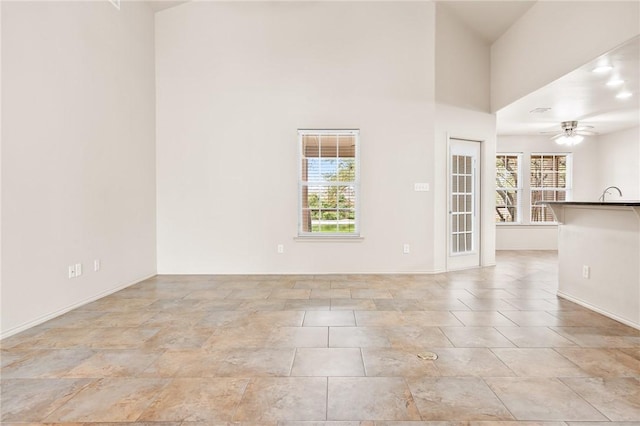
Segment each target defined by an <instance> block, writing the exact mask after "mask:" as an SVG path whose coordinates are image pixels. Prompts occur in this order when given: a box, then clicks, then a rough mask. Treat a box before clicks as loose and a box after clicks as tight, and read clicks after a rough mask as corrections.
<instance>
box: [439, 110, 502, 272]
mask: <svg viewBox="0 0 640 426" xmlns="http://www.w3.org/2000/svg"><path fill="white" fill-rule="evenodd" d="M449 137H451V138H458V139H469V140H477V141H481V152H480V156H481V176H480V179H481V188H482V189H481V194H480V195H481V222H482V223H481V231H480V232H481V235H480V238H481V247H480V255H481V258H480V263H481V265H482V266H490V265H494V264H495V225H494V223H493V209H494V203H495V195H494V188H495V185H494V181H495V173H496V172H495V170H496V169H495V168H496V164H495V153H496V151H495V147H496V117H495V115H493V114H488V113H481V112H476V111H470V110H464V109H461V108H457V107H453V106H450V105H443V104H437V105H436V147H435V155H434V158H435V159H436V161H435V163H434V165H433V167H434V175H435V180H434V185H433V187H434V194H433V195H434V199H435V206H434V219H435V220H434V221H433V224H432V225H433V233H434V236H435V238H434V240H433V241H434V252H435V253H436V259H435V264H436V266H437V269H438V270H446V269H447V251H446V241H447V229H448V220H449V215H448V204H447V197H448V193H447V179H448V174H447V173H448V171H447V163H448V148H449V147H448V138H449Z"/></svg>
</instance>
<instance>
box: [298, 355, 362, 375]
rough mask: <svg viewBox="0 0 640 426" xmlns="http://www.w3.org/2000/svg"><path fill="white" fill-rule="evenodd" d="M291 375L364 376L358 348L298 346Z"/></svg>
mask: <svg viewBox="0 0 640 426" xmlns="http://www.w3.org/2000/svg"><path fill="white" fill-rule="evenodd" d="M291 376H333V377H336V376H338V377H340V376H343V377H352V376H364V366H363V363H362V353H361V352H360V349H359V348H299V349H297V350H296V356H295V360H294V361H293V368H292V369H291Z"/></svg>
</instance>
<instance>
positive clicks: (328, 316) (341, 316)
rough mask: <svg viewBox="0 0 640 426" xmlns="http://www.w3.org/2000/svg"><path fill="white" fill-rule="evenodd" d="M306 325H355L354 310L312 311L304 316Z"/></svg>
mask: <svg viewBox="0 0 640 426" xmlns="http://www.w3.org/2000/svg"><path fill="white" fill-rule="evenodd" d="M303 325H304V326H305V327H325V326H326V327H354V326H355V325H356V319H355V316H354V314H353V311H310V312H307V313H306V314H305V316H304V323H303Z"/></svg>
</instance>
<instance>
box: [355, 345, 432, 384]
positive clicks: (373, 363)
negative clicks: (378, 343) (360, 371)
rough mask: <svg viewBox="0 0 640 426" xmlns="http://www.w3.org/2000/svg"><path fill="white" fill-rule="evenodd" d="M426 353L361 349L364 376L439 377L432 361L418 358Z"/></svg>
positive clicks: (404, 350)
mask: <svg viewBox="0 0 640 426" xmlns="http://www.w3.org/2000/svg"><path fill="white" fill-rule="evenodd" d="M416 349H417V348H416ZM426 351H427V350H426V349H424V350H419V349H418V350H409V349H395V348H362V358H363V360H364V367H365V372H366V375H367V376H369V377H376V376H378V377H416V376H418V377H423V376H439V375H440V373H439V372H438V369H437V368H436V366H435V363H434V362H433V361H427V360H423V359H420V358H419V357H418V355H419V354H421V353H423V352H426Z"/></svg>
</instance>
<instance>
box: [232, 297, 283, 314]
mask: <svg viewBox="0 0 640 426" xmlns="http://www.w3.org/2000/svg"><path fill="white" fill-rule="evenodd" d="M285 304H286V300H285V299H251V300H242V299H241V302H240V304H239V305H238V307H237V308H236V309H237V310H239V311H251V312H254V311H282V310H284V306H285Z"/></svg>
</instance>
